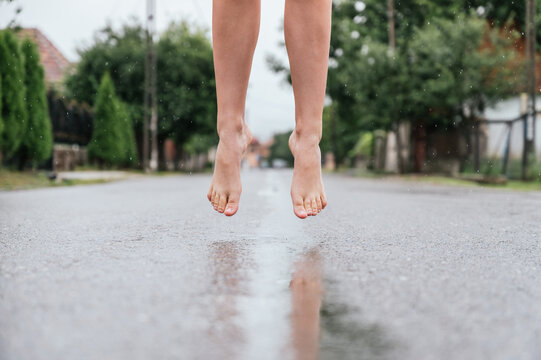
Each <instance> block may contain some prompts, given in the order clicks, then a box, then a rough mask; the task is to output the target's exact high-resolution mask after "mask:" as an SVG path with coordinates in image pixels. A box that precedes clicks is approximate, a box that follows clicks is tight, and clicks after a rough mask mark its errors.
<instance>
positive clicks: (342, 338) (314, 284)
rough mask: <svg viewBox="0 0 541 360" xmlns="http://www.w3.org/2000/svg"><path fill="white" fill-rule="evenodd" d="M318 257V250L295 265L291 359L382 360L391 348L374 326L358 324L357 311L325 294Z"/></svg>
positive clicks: (334, 295)
mask: <svg viewBox="0 0 541 360" xmlns="http://www.w3.org/2000/svg"><path fill="white" fill-rule="evenodd" d="M324 284H325V285H330V284H329V283H328V282H325V281H323V280H322V269H321V257H320V255H319V252H318V251H317V249H314V250H311V251H310V252H308V253H306V254H304V255H303V256H302V258H301V260H300V261H298V262H297V263H296V264H295V271H294V273H293V276H292V279H291V284H290V290H291V304H292V305H291V316H290V322H291V345H292V348H293V352H294V358H295V359H297V360H309V359H317V358H321V359H355V360H358V359H384V358H386V357H387V356H388V355H389V351H390V350H391V349H392V348H393V346H392V343H391V341H390V340H389V339H388V338H387V337H386V335H385V332H384V331H383V329H382V328H381V327H380V326H378V325H377V324H363V323H362V322H359V321H358V320H356V319H358V318H359V317H358V315H359V310H358V309H356V308H355V307H351V306H348V305H346V304H345V303H343V302H342V301H335V299H339V296H338V294H336V293H335V292H334V291H332V289H327V291H326V292H325V293H324Z"/></svg>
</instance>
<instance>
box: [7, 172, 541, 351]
mask: <svg viewBox="0 0 541 360" xmlns="http://www.w3.org/2000/svg"><path fill="white" fill-rule="evenodd" d="M290 177H291V173H290V171H289V170H281V171H272V170H268V171H253V172H246V173H244V174H243V181H244V194H243V197H242V199H241V209H240V211H239V213H238V215H237V216H235V217H234V218H225V217H224V216H222V215H218V214H216V213H215V212H214V211H213V210H212V209H211V206H210V205H209V204H208V202H207V200H206V197H205V195H206V191H207V186H208V185H209V183H210V177H209V176H207V175H193V176H166V177H140V178H134V179H130V180H126V181H119V182H114V183H109V184H100V185H90V186H75V187H62V188H47V189H38V190H28V191H14V192H1V193H0V359H1V360H26V359H28V360H30V359H32V360H40V359H43V360H49V359H55V360H62V359H92V360H94V359H96V360H98V359H99V360H102V359H115V360H116V359H130V360H132V359H250V360H251V359H279V360H282V359H309V358H313V357H315V356H316V354H317V353H318V352H319V354H320V358H321V359H415V360H418V359H460V360H462V359H539V358H541V305H540V304H541V286H540V284H541V193H526V192H508V191H499V190H487V189H481V188H459V187H445V186H430V185H426V184H417V183H413V182H401V181H397V180H377V181H376V180H363V179H356V178H350V177H345V176H340V175H336V176H334V175H329V176H327V177H326V179H325V182H326V188H327V195H328V198H329V207H328V208H327V209H326V210H325V211H324V212H323V213H322V214H321V215H320V216H318V217H315V218H309V219H308V220H306V221H301V220H298V219H296V218H295V217H294V215H293V213H292V209H291V205H290V199H289V181H290Z"/></svg>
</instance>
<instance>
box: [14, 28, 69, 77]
mask: <svg viewBox="0 0 541 360" xmlns="http://www.w3.org/2000/svg"><path fill="white" fill-rule="evenodd" d="M19 37H20V38H27V37H28V38H30V39H32V40H33V41H34V42H35V43H36V44H37V46H38V51H39V56H40V58H41V64H42V65H43V69H44V70H45V81H46V83H47V85H48V86H49V87H55V86H59V85H61V84H62V81H63V79H64V75H65V74H66V72H67V71H68V70H69V68H70V67H71V63H70V62H69V61H68V59H66V57H65V56H64V55H63V54H62V53H61V52H60V51H59V50H58V49H57V48H56V46H54V44H53V43H52V42H51V41H50V40H49V39H48V38H47V37H46V36H45V35H44V34H43V33H42V32H41V31H40V30H39V29H36V28H25V29H22V30H20V31H19Z"/></svg>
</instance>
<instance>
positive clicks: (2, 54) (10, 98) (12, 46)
mask: <svg viewBox="0 0 541 360" xmlns="http://www.w3.org/2000/svg"><path fill="white" fill-rule="evenodd" d="M0 74H1V75H2V99H1V101H2V120H3V123H4V129H3V132H2V136H1V137H0V151H1V152H3V153H4V155H5V156H6V157H10V156H12V155H13V153H14V152H15V151H17V149H18V148H19V146H20V144H21V142H22V139H23V134H24V131H25V129H26V123H27V121H26V107H25V104H24V101H25V100H24V97H25V86H24V59H23V57H22V54H21V50H20V48H19V42H18V40H17V38H16V37H15V35H14V34H13V33H12V32H11V30H3V31H1V32H0Z"/></svg>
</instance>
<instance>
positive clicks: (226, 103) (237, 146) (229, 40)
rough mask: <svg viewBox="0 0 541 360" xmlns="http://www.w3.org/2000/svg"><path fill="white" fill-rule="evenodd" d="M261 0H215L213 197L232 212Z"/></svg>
mask: <svg viewBox="0 0 541 360" xmlns="http://www.w3.org/2000/svg"><path fill="white" fill-rule="evenodd" d="M260 8H261V5H260V0H214V1H213V19H212V39H213V49H214V70H215V73H216V95H217V98H218V135H219V137H220V142H219V144H218V150H217V153H216V163H215V166H214V176H213V178H212V183H211V185H210V189H209V192H208V195H207V197H208V199H209V201H210V202H211V203H212V205H213V206H214V209H215V210H216V211H218V212H220V213H225V215H227V216H232V215H235V213H236V212H237V210H238V208H239V200H240V194H241V191H242V185H241V181H240V162H241V158H242V155H243V153H244V151H245V150H246V147H247V146H248V143H249V142H250V140H251V137H252V136H251V133H250V131H249V130H248V127H247V126H246V122H245V120H244V110H245V103H246V92H247V90H248V81H249V78H250V71H251V67H252V59H253V55H254V51H255V46H256V44H257V38H258V35H259V21H260V20H259V19H260Z"/></svg>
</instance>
